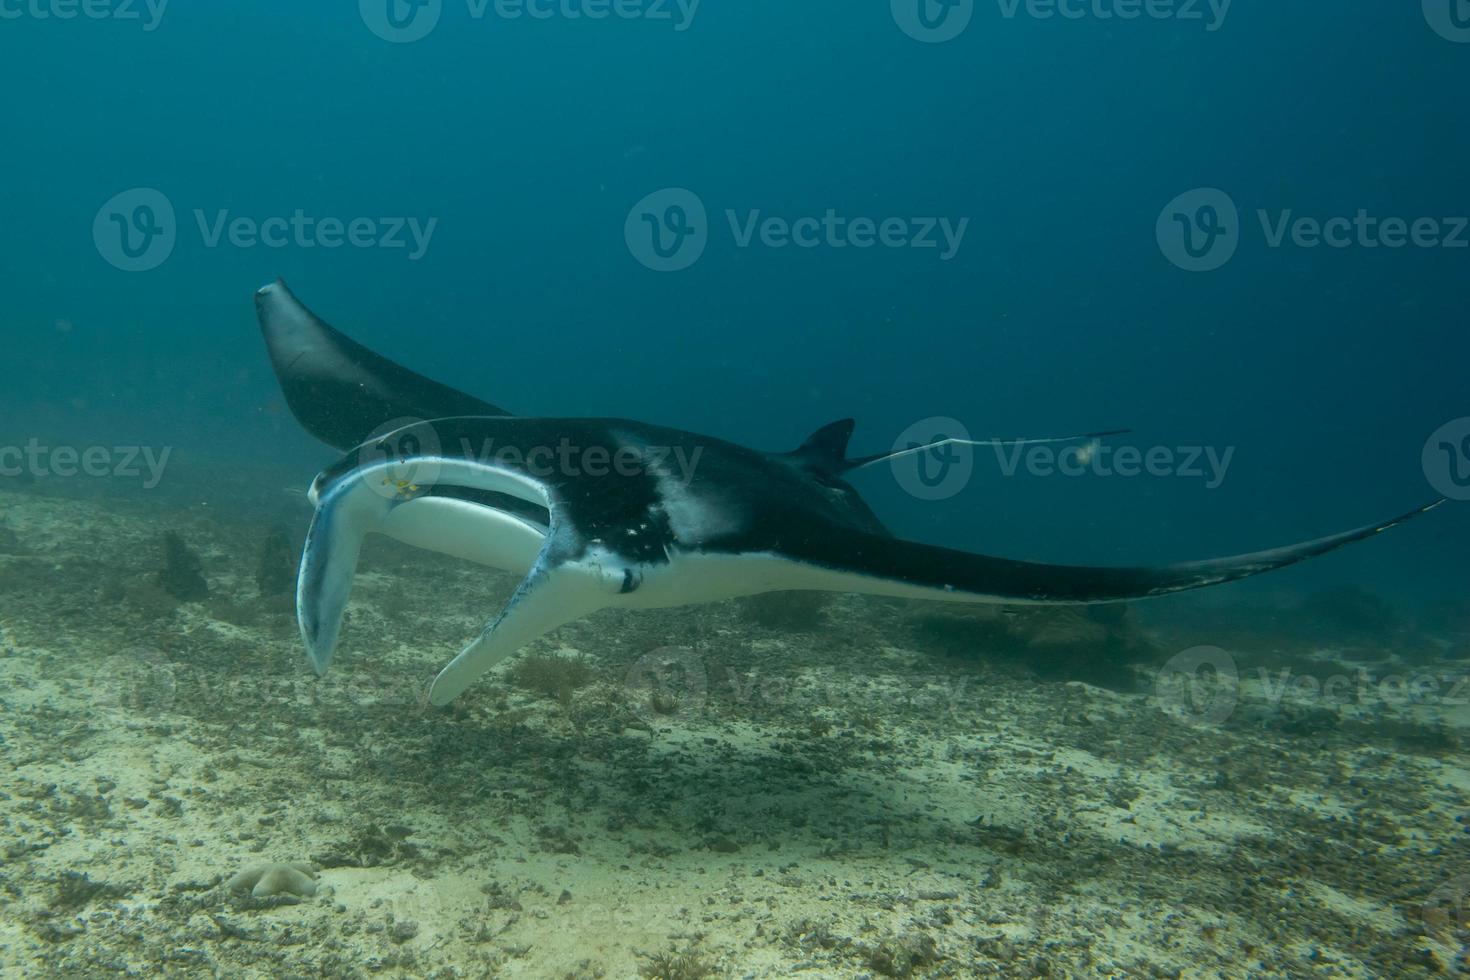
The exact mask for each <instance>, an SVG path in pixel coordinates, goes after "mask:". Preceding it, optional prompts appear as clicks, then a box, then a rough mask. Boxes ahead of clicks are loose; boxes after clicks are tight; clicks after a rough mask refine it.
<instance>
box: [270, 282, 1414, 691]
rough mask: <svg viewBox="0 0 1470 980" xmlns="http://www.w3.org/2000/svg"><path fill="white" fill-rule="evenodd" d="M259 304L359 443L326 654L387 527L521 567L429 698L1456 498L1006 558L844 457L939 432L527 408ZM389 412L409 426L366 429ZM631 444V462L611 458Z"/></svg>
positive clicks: (1233, 575) (1311, 549)
mask: <svg viewBox="0 0 1470 980" xmlns="http://www.w3.org/2000/svg"><path fill="white" fill-rule="evenodd" d="M256 303H257V307H258V309H259V311H260V317H261V327H262V330H263V331H264V333H265V336H266V339H267V342H268V343H269V344H270V345H271V359H272V361H273V363H274V364H275V366H276V371H277V373H278V374H279V375H280V376H281V385H282V388H283V389H284V390H285V391H286V392H287V398H288V400H290V402H291V407H292V411H293V412H294V413H295V414H296V417H297V418H298V419H300V420H301V422H302V424H303V425H305V426H306V427H307V428H308V429H309V430H310V431H311V432H313V433H314V434H316V435H317V436H318V437H320V438H322V439H324V440H325V441H327V442H331V443H334V444H339V445H352V446H355V447H356V448H354V449H353V450H352V451H350V452H348V453H347V455H346V456H344V457H343V458H342V459H341V460H340V461H339V462H338V463H336V464H334V465H333V466H331V467H329V468H328V469H327V470H325V471H324V472H323V473H322V474H321V475H320V476H318V477H317V480H316V483H315V484H314V486H313V493H312V494H311V500H312V501H313V503H314V504H315V506H316V513H315V515H314V517H313V520H312V524H311V528H310V530H309V531H308V532H307V538H306V544H305V547H304V549H303V552H302V558H301V565H300V572H299V575H298V578H297V588H296V610H297V620H298V623H299V625H300V627H301V634H302V639H303V641H304V643H305V645H306V648H307V652H308V655H309V657H310V659H311V662H312V664H313V665H314V666H315V667H316V669H317V670H318V671H319V672H320V671H325V670H326V669H327V666H328V664H329V663H330V662H331V659H332V655H333V652H334V650H335V648H336V645H337V640H338V636H339V633H340V630H341V627H342V624H343V622H344V614H345V612H346V607H347V601H348V598H349V594H350V592H351V588H352V580H353V577H354V575H355V570H356V566H357V560H358V556H359V553H360V550H361V548H362V544H363V540H364V538H366V537H367V536H368V535H369V534H384V535H387V536H389V537H393V538H396V539H397V540H400V541H403V542H406V543H408V544H411V545H414V546H416V547H421V548H426V549H428V550H431V551H437V552H440V553H442V554H448V555H453V556H455V557H459V558H464V559H467V560H470V561H474V562H478V563H480V564H482V565H486V566H489V567H493V568H500V569H503V570H506V571H509V572H512V573H514V574H516V575H518V576H521V584H520V586H519V587H518V588H517V589H516V591H515V593H514V594H513V596H512V597H511V599H510V601H509V603H508V604H507V605H506V606H505V607H504V609H503V610H502V611H501V612H500V613H499V615H497V616H495V617H494V618H493V619H491V620H490V622H489V623H488V624H487V625H486V627H485V628H484V630H482V631H481V633H480V634H479V636H478V637H477V638H476V639H474V640H473V641H471V642H470V644H469V645H468V646H466V647H465V648H464V649H463V650H462V651H461V652H460V654H459V656H457V657H456V658H455V659H454V660H453V661H451V662H450V663H449V664H448V665H447V666H446V667H445V668H444V669H443V670H441V671H440V672H439V675H438V676H437V677H436V678H435V680H434V682H433V684H432V685H431V687H430V689H429V692H428V698H429V701H430V702H431V703H433V704H445V703H447V702H449V701H450V700H452V699H453V698H455V697H457V696H458V695H459V694H460V693H461V692H463V691H464V690H465V689H466V688H467V687H468V686H469V685H470V684H471V683H473V682H474V680H475V679H476V678H477V677H479V676H480V675H482V674H483V673H485V671H487V670H489V669H490V668H491V667H493V666H494V665H495V664H497V663H499V662H500V661H502V660H504V659H505V658H506V657H509V656H511V655H513V654H515V653H516V652H517V651H518V650H520V649H521V648H522V647H523V646H525V645H526V644H527V643H530V642H532V641H533V640H535V639H537V638H538V637H540V636H542V635H544V634H546V633H547V632H549V631H550V630H553V629H555V628H557V627H558V626H560V625H562V624H563V623H567V622H571V621H572V620H575V619H579V618H581V617H583V616H587V615H589V614H591V613H594V612H596V611H598V610H600V609H607V608H625V609H636V608H644V609H648V608H662V607H669V606H681V605H689V604H692V603H697V602H711V601H719V600H723V599H730V598H734V597H737V596H743V595H756V594H759V593H762V592H771V591H781V590H812V591H826V592H855V593H863V594H867V595H877V596H891V597H898V598H911V599H929V600H937V601H941V602H982V603H984V602H988V603H1003V604H1016V603H1057V604H1080V603H1098V602H1119V601H1127V600H1132V599H1144V598H1150V597H1153V596H1160V595H1167V594H1169V593H1173V592H1182V591H1186V590H1190V589H1199V588H1204V587H1207V586H1213V585H1220V584H1223V583H1226V582H1233V581H1236V580H1239V579H1243V578H1248V577H1250V576H1253V575H1259V574H1261V573H1263V572H1268V571H1272V570H1274V569H1278V568H1285V567H1287V566H1289V565H1293V564H1296V563H1297V562H1301V561H1305V560H1307V559H1309V558H1315V557H1317V556H1319V555H1324V554H1326V553H1328V552H1330V551H1334V550H1336V549H1338V548H1341V547H1344V546H1345V545H1348V544H1352V543H1353V542H1356V541H1362V540H1365V539H1367V538H1371V537H1373V536H1375V535H1377V534H1379V533H1381V532H1383V531H1386V530H1387V529H1389V528H1391V527H1393V526H1395V525H1396V524H1399V523H1402V522H1403V521H1406V520H1409V519H1411V518H1413V517H1416V516H1418V515H1419V514H1422V513H1425V512H1427V511H1428V510H1430V509H1432V508H1434V507H1435V506H1438V502H1436V503H1431V504H1428V505H1426V506H1424V507H1419V508H1416V509H1414V510H1412V511H1409V512H1407V513H1404V514H1402V515H1400V516H1398V517H1395V518H1393V519H1391V520H1387V521H1378V522H1375V523H1373V524H1369V525H1365V526H1363V527H1359V528H1355V529H1353V530H1350V531H1344V532H1341V533H1338V534H1332V535H1328V536H1327V537H1321V538H1316V539H1314V540H1309V541H1303V542H1300V543H1298V544H1293V545H1288V546H1286V547H1283V548H1274V549H1269V550H1265V551H1257V552H1251V553H1248V554H1239V555H1234V556H1231V557H1228V558H1212V559H1207V560H1204V561H1192V562H1183V563H1178V564H1172V565H1163V566H1158V567H1094V566H1076V565H1053V564H1046V563H1038V562H1028V561H1020V560H1016V559H1012V558H1001V557H992V556H989V555H982V554H975V553H972V552H967V551H960V550H958V549H953V548H946V547H942V546H938V545H931V544H924V543H920V542H916V541H905V540H902V539H899V538H896V537H894V536H893V535H891V534H889V533H888V532H886V531H885V530H884V529H883V527H882V525H881V524H880V523H879V522H878V519H877V517H876V516H875V515H874V514H873V512H872V511H871V509H869V507H868V505H867V504H866V503H865V502H864V501H863V500H862V497H861V496H860V495H859V494H858V492H857V490H856V489H855V488H853V487H852V486H850V485H849V484H848V483H846V482H845V481H844V480H843V478H842V477H843V474H845V473H847V472H850V471H852V470H854V469H859V468H861V467H864V466H870V465H873V464H875V463H877V462H880V461H882V460H885V459H890V458H897V457H899V456H902V455H906V454H910V453H914V452H919V451H923V450H924V449H925V448H927V447H924V446H910V447H900V448H896V449H895V450H893V451H890V452H888V453H882V454H878V455H876V456H868V457H861V458H858V459H851V458H849V457H848V456H847V443H848V439H849V438H850V437H851V435H852V431H853V427H854V423H853V421H852V420H851V419H843V420H841V421H838V422H833V423H830V424H828V425H826V426H823V427H822V428H820V429H818V430H817V431H816V432H815V433H813V434H812V435H811V436H809V437H808V438H807V439H806V440H804V441H803V442H802V444H801V445H800V446H799V447H798V448H797V449H795V450H792V451H790V452H784V453H772V452H763V451H760V450H756V449H751V448H749V447H746V446H741V445H739V444H737V443H734V442H730V441H728V440H724V439H719V438H716V437H713V436H708V435H701V434H699V433H695V432H689V431H685V430H682V429H675V428H672V427H668V426H660V425H656V424H651V423H645V422H641V421H637V420H633V419H623V418H580V417H576V418H573V417H527V416H512V415H509V414H507V413H505V412H503V411H502V410H500V409H498V408H496V407H495V406H492V405H490V404H488V403H486V402H482V401H480V400H478V399H476V398H473V397H472V396H469V395H466V394H464V393H462V392H459V391H456V390H454V389H453V388H448V387H446V386H444V385H441V384H439V383H438V382H435V381H431V380H429V379H428V378H425V377H423V376H421V375H418V374H415V373H413V372H412V371H409V370H408V369H406V368H402V367H399V366H398V365H396V364H394V363H393V362H391V361H388V360H386V359H385V358H382V357H380V356H378V355H377V354H374V353H372V352H371V351H369V350H367V349H366V348H364V347H362V346H361V345H360V344H357V343H356V342H354V341H352V340H350V339H349V338H347V337H345V336H343V335H342V334H340V333H338V332H337V331H335V330H333V329H332V328H331V327H329V326H327V325H326V324H325V323H323V322H322V321H321V320H319V319H318V318H316V317H315V316H313V315H312V314H311V313H310V312H309V311H308V310H306V308H305V307H303V306H302V305H301V304H300V303H298V302H297V301H296V299H295V297H293V296H291V295H290V293H289V292H287V291H286V290H285V287H284V286H282V285H280V284H279V283H277V284H275V285H273V286H268V287H266V289H264V290H262V291H261V293H260V294H258V296H257V300H256ZM393 418H410V419H413V421H411V422H409V423H408V424H406V425H403V426H402V427H400V428H397V429H394V430H393V431H391V432H377V433H376V434H374V436H373V438H371V439H369V440H367V441H366V442H362V443H361V444H360V445H358V441H359V440H361V439H362V437H363V436H364V435H366V434H368V433H372V432H374V430H376V429H378V428H380V427H381V426H383V424H384V422H385V421H388V420H391V419H393ZM1106 434H1107V433H1093V434H1091V435H1087V436H1064V437H1056V438H1051V439H1041V440H1017V441H1025V442H1067V441H1077V440H1087V441H1093V440H1095V439H1096V438H1097V437H1099V436H1103V435H1106ZM975 444H976V445H984V444H986V443H980V442H977V443H975ZM404 447H416V448H408V449H405V448H404ZM490 447H494V451H493V452H490V451H488V450H489V449H490ZM564 448H565V449H566V450H567V453H566V454H563V452H562V450H563V449H564ZM630 454H631V455H630ZM625 458H629V459H631V461H632V464H633V465H630V466H627V467H625V468H624V467H618V466H613V465H611V464H612V461H613V460H618V459H625Z"/></svg>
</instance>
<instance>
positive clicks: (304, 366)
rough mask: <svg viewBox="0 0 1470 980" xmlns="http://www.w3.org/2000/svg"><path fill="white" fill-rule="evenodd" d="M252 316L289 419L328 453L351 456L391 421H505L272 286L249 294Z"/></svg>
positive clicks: (277, 285)
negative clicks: (477, 418) (343, 452)
mask: <svg viewBox="0 0 1470 980" xmlns="http://www.w3.org/2000/svg"><path fill="white" fill-rule="evenodd" d="M255 312H256V317H257V318H258V319H259V321H260V331H261V333H262V334H264V335H265V342H266V347H267V348H268V349H269V350H270V356H271V364H272V366H273V367H274V368H275V372H276V378H277V379H278V380H279V381H280V383H281V391H282V392H283V393H284V394H285V396H286V404H288V405H289V406H290V407H291V414H293V415H295V416H296V420H297V421H298V422H300V423H301V425H302V427H303V428H305V429H306V430H307V431H308V432H310V433H311V434H312V435H314V436H316V437H317V438H318V439H320V440H321V441H322V442H325V443H326V444H327V445H329V446H334V447H336V448H337V449H341V450H347V449H351V448H352V447H353V446H356V445H358V444H359V443H361V442H362V441H363V440H365V439H367V438H368V437H369V436H370V435H372V434H373V433H374V432H375V431H376V430H377V429H378V428H380V427H381V426H383V425H384V424H385V423H387V422H391V421H394V420H397V419H403V420H411V419H438V418H446V417H448V416H452V415H509V414H510V413H509V412H507V411H505V409H503V408H498V407H496V406H494V405H491V404H490V403H489V402H483V401H480V399H478V398H475V397H473V396H471V395H467V394H465V393H464V392H462V391H457V390H455V389H454V388H450V387H449V386H448V385H442V384H440V383H439V382H437V381H433V380H431V379H429V378H426V377H424V376H423V375H420V374H415V373H414V372H412V371H410V370H408V369H407V368H405V367H401V366H399V365H397V364H395V363H393V362H392V361H390V360H388V359H387V358H386V357H382V356H380V355H378V354H375V353H373V352H372V351H371V350H368V349H367V348H366V347H364V346H362V345H361V344H359V343H358V342H357V341H355V340H353V339H352V338H351V337H348V336H347V335H346V334H343V333H341V332H340V331H338V330H334V329H333V328H332V327H330V326H328V325H327V324H326V323H323V322H322V321H321V320H320V319H318V318H317V317H316V316H315V315H314V314H313V313H312V312H311V311H310V310H308V309H307V308H306V307H305V306H304V305H302V303H301V301H300V300H298V299H297V298H296V297H295V296H293V295H292V294H291V290H289V289H287V288H286V284H285V283H284V282H282V281H280V280H276V281H275V282H274V283H271V284H270V285H269V286H265V287H263V288H261V289H260V290H258V291H257V292H256V294H255Z"/></svg>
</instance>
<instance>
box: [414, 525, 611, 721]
mask: <svg viewBox="0 0 1470 980" xmlns="http://www.w3.org/2000/svg"><path fill="white" fill-rule="evenodd" d="M553 537H554V534H553V535H548V537H547V545H546V548H545V549H543V550H542V552H541V557H540V558H539V559H538V560H537V562H536V564H535V566H534V567H532V569H531V572H530V574H529V575H527V576H526V578H525V580H524V581H523V582H521V584H520V587H519V588H518V589H516V591H515V594H514V595H513V596H511V599H510V602H509V603H507V604H506V606H505V609H503V610H502V611H501V613H500V615H499V616H497V617H495V619H493V620H492V621H491V622H490V623H489V625H487V626H486V627H485V629H484V630H483V631H482V632H481V633H480V635H479V637H478V638H476V639H475V640H474V642H472V643H471V644H470V645H469V646H467V647H465V648H464V649H463V650H461V651H460V653H459V656H457V657H455V658H454V659H453V660H451V661H450V662H449V664H448V665H447V666H446V667H445V668H444V669H443V670H441V671H440V672H439V676H438V677H435V678H434V682H433V684H432V685H430V687H429V703H430V704H436V705H445V704H448V703H449V702H450V701H453V700H454V699H455V698H456V697H458V696H459V695H460V694H461V693H463V691H464V690H465V688H467V687H469V686H470V685H471V684H473V683H474V682H475V680H476V679H478V678H479V677H480V675H482V674H484V673H485V672H486V671H487V670H489V669H490V668H491V667H494V666H495V665H496V664H498V663H500V662H501V661H502V660H504V659H505V658H506V657H509V656H510V655H511V654H513V653H515V652H516V651H517V650H519V649H521V647H523V646H525V645H526V644H527V643H530V642H531V641H532V640H534V639H536V638H537V637H539V636H542V635H544V634H546V633H549V632H550V631H551V630H554V629H556V628H557V627H558V626H561V625H562V624H563V623H569V622H571V621H572V620H574V619H581V618H582V617H583V616H586V615H588V614H590V613H593V612H596V611H597V610H599V609H602V608H604V607H606V606H607V605H608V604H609V603H610V602H611V600H612V599H613V598H614V597H615V596H616V594H617V593H616V589H615V588H613V587H612V586H610V585H609V583H608V581H607V579H606V578H605V577H604V576H603V574H602V573H601V571H600V569H596V568H592V567H588V566H586V565H583V564H582V563H570V562H556V561H554V560H552V559H551V558H550V557H549V552H550V550H551V548H552V543H551V542H552V538H553Z"/></svg>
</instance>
